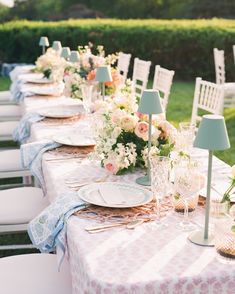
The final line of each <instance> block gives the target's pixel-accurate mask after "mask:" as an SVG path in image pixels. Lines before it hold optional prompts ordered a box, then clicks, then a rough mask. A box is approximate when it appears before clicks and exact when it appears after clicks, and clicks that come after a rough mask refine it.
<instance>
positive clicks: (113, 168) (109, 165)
mask: <svg viewBox="0 0 235 294" xmlns="http://www.w3.org/2000/svg"><path fill="white" fill-rule="evenodd" d="M104 168H105V169H107V170H108V171H109V172H111V173H112V174H114V175H116V173H117V172H118V170H119V168H118V165H117V164H116V162H115V161H114V160H111V159H106V160H105V162H104Z"/></svg>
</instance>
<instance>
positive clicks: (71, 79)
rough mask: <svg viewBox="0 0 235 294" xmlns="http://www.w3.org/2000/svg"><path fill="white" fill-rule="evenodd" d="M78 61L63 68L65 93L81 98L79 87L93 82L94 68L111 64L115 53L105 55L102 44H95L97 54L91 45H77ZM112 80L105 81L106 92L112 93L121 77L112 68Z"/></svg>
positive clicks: (114, 60) (115, 58) (113, 61)
mask: <svg viewBox="0 0 235 294" xmlns="http://www.w3.org/2000/svg"><path fill="white" fill-rule="evenodd" d="M78 51H79V61H78V62H77V63H75V64H70V65H69V66H67V68H66V70H65V77H64V81H65V95H66V96H70V97H72V98H78V99H82V91H81V87H82V85H83V84H85V83H94V82H95V75H96V68H97V67H99V66H102V65H110V66H113V65H114V64H115V62H116V60H117V55H116V54H110V55H108V56H106V57H105V52H104V48H103V46H97V48H96V51H97V54H96V55H95V54H93V53H92V52H91V46H84V47H82V46H79V47H78ZM112 78H113V81H112V82H109V83H106V88H107V94H111V93H113V92H114V91H115V90H116V88H117V86H118V85H119V84H120V83H121V81H122V79H121V76H120V75H119V74H118V72H117V71H116V70H115V69H114V68H112Z"/></svg>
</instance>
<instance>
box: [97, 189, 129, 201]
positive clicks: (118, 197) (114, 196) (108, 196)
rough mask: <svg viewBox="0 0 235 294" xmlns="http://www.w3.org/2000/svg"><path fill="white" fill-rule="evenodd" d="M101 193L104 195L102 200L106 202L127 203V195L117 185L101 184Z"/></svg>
mask: <svg viewBox="0 0 235 294" xmlns="http://www.w3.org/2000/svg"><path fill="white" fill-rule="evenodd" d="M99 193H100V196H101V197H102V200H103V201H104V202H105V203H106V204H125V203H126V197H125V195H123V193H122V192H121V191H120V189H119V188H118V187H117V186H115V185H112V186H108V185H105V184H104V185H100V187H99Z"/></svg>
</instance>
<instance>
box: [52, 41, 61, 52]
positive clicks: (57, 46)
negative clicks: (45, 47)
mask: <svg viewBox="0 0 235 294" xmlns="http://www.w3.org/2000/svg"><path fill="white" fill-rule="evenodd" d="M52 49H54V50H55V51H60V50H61V49H62V46H61V43H60V41H54V42H53V44H52Z"/></svg>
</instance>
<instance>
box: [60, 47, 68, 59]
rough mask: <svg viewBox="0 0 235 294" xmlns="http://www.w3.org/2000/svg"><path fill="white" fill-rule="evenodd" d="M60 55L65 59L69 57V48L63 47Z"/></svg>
mask: <svg viewBox="0 0 235 294" xmlns="http://www.w3.org/2000/svg"><path fill="white" fill-rule="evenodd" d="M60 56H61V57H63V58H64V59H65V60H68V59H69V57H70V48H69V47H63V48H62V51H61V54H60Z"/></svg>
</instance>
